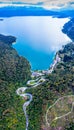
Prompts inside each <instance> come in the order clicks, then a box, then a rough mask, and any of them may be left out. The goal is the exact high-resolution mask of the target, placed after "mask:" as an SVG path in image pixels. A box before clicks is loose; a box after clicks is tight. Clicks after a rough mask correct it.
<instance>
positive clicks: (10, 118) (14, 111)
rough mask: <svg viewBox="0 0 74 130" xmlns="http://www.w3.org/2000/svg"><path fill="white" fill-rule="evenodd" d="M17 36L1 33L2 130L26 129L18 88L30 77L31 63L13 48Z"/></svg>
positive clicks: (0, 84) (0, 111)
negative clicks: (17, 93) (17, 92)
mask: <svg viewBox="0 0 74 130" xmlns="http://www.w3.org/2000/svg"><path fill="white" fill-rule="evenodd" d="M14 42H16V38H15V37H12V36H4V35H0V104H1V107H0V116H1V123H0V129H1V130H10V129H12V130H21V129H22V130H24V127H25V126H24V124H25V117H24V114H23V111H22V104H23V101H22V102H21V100H20V98H19V97H18V96H17V95H16V89H17V88H18V87H19V86H21V85H23V84H25V83H26V81H27V80H28V79H30V75H31V72H30V64H29V62H28V61H27V60H26V59H25V58H23V57H20V56H19V55H18V54H17V52H16V50H15V49H13V48H12V43H14Z"/></svg>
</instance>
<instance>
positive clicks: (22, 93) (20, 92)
mask: <svg viewBox="0 0 74 130" xmlns="http://www.w3.org/2000/svg"><path fill="white" fill-rule="evenodd" d="M30 81H31V80H30ZM45 81H46V80H45V79H44V80H43V82H40V80H39V81H37V83H36V84H35V85H34V86H31V87H30V88H35V87H37V86H39V85H40V84H43V83H44V82H45ZM30 88H29V87H21V88H18V89H17V90H16V93H17V95H19V96H20V97H23V98H24V99H25V98H28V99H29V100H28V101H25V103H24V104H23V111H24V114H25V118H26V130H28V126H29V119H28V115H27V111H26V108H27V106H29V104H30V102H31V101H32V95H31V94H30V93H25V90H27V89H30Z"/></svg>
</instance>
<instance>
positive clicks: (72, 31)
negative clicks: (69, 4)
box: [62, 18, 74, 42]
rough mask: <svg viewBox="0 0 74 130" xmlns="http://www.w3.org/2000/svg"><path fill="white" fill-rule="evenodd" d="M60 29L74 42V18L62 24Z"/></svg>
mask: <svg viewBox="0 0 74 130" xmlns="http://www.w3.org/2000/svg"><path fill="white" fill-rule="evenodd" d="M62 31H63V32H64V33H65V34H67V35H68V37H70V39H71V40H72V41H73V42H74V18H71V20H70V21H69V22H68V23H66V24H65V25H64V27H63V29H62Z"/></svg>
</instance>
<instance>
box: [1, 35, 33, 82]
mask: <svg viewBox="0 0 74 130" xmlns="http://www.w3.org/2000/svg"><path fill="white" fill-rule="evenodd" d="M14 42H16V38H15V37H12V36H3V35H0V80H3V81H7V82H26V81H27V80H28V79H29V78H30V74H31V73H30V64H29V62H28V61H27V60H26V59H25V58H23V57H21V56H19V55H18V54H17V52H16V50H15V49H13V48H12V43H14Z"/></svg>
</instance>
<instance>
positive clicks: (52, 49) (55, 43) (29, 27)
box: [0, 16, 71, 70]
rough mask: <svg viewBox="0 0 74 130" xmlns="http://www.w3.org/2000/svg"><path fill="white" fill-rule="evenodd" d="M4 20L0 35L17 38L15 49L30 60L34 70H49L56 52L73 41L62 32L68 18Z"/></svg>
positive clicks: (31, 17) (24, 17)
mask: <svg viewBox="0 0 74 130" xmlns="http://www.w3.org/2000/svg"><path fill="white" fill-rule="evenodd" d="M3 19H4V20H3V21H0V33H1V34H5V35H13V36H15V37H16V38H17V41H16V43H15V44H13V47H14V48H15V49H16V50H17V51H18V53H19V55H21V56H24V57H26V58H27V59H28V61H29V62H30V64H31V69H32V70H46V69H48V68H49V67H50V65H51V64H52V62H53V58H54V56H55V53H56V51H58V50H59V49H60V48H61V47H62V45H65V44H66V43H68V42H70V41H71V40H70V39H69V38H68V37H67V36H66V35H65V34H63V33H62V31H61V30H62V28H63V25H64V24H65V23H66V22H68V21H69V19H68V18H63V19H62V18H61V19H59V18H53V17H49V16H42V17H41V16H40V17H39V16H30V17H29V16H27V17H26V16H22V17H10V18H3Z"/></svg>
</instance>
